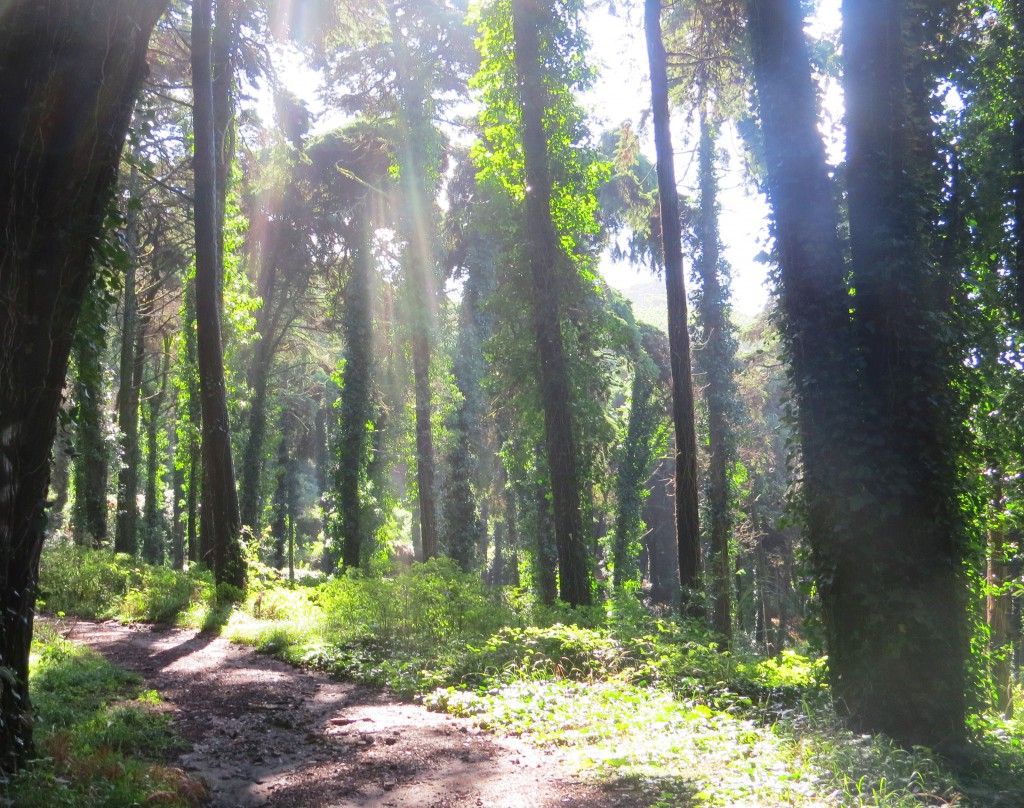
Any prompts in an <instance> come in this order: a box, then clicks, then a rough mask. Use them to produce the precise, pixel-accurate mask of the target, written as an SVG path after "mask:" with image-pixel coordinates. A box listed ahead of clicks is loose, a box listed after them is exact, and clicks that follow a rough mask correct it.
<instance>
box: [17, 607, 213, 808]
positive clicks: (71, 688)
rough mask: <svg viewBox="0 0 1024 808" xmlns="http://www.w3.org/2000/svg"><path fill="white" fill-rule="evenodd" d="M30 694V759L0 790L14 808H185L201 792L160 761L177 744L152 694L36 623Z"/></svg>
mask: <svg viewBox="0 0 1024 808" xmlns="http://www.w3.org/2000/svg"><path fill="white" fill-rule="evenodd" d="M30 681H31V698H32V704H33V707H34V719H35V722H36V724H35V728H34V736H35V743H36V757H35V759H34V760H32V761H31V763H30V765H29V767H28V768H27V769H26V770H25V771H23V772H21V773H20V774H18V775H17V776H16V777H14V778H13V779H12V780H11V781H10V782H9V783H7V784H6V785H5V786H4V788H3V790H2V791H0V804H5V805H9V806H18V808H56V807H57V806H66V807H67V808H95V807H96V806H104V808H122V807H123V808H129V807H130V806H138V805H164V806H175V807H180V808H188V807H190V806H198V805H200V804H202V802H203V800H204V799H205V796H206V795H205V789H204V787H203V786H202V785H201V784H200V783H198V782H197V781H195V780H193V779H192V778H190V777H189V776H188V775H187V774H185V772H183V771H181V770H180V769H177V768H174V767H172V766H169V765H167V760H168V758H169V756H170V755H171V754H172V753H175V752H176V751H178V750H179V749H180V742H179V740H178V739H177V738H176V736H175V734H174V732H173V730H172V727H171V726H170V720H169V718H168V716H167V714H166V713H165V712H164V711H163V710H162V709H161V704H160V699H159V696H158V695H157V694H156V693H155V692H154V691H145V690H143V689H142V681H141V679H140V678H139V677H138V676H136V675H134V674H130V673H127V672H125V671H123V670H121V669H119V668H117V667H116V666H114V665H112V664H111V663H109V662H107V661H106V660H105V659H104V658H103V657H102V656H100V655H99V654H96V653H95V652H93V651H91V650H89V649H87V648H84V647H82V646H79V645H75V644H72V643H70V642H68V641H67V640H65V639H63V638H62V637H61V635H60V634H59V633H58V632H57V631H56V630H54V629H53V628H51V627H48V626H37V628H36V638H35V641H34V644H33V655H32V674H31V680H30Z"/></svg>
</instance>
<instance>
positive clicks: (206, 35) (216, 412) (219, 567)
mask: <svg viewBox="0 0 1024 808" xmlns="http://www.w3.org/2000/svg"><path fill="white" fill-rule="evenodd" d="M211 5H212V4H211V0H195V2H194V3H193V9H192V87H193V95H194V107H193V115H194V127H193V128H194V130H195V157H194V165H195V223H196V331H197V333H196V338H197V341H198V344H197V358H198V362H199V394H200V403H201V408H202V420H203V443H202V454H203V499H202V503H201V508H202V518H201V530H203V531H204V532H206V533H207V534H208V535H207V537H206V538H202V539H201V544H202V545H204V546H205V547H208V548H209V550H210V554H211V557H210V559H209V562H210V566H211V567H212V568H213V573H214V576H215V578H216V580H217V582H218V583H229V584H232V585H233V586H237V587H242V586H243V585H244V583H245V567H244V565H243V564H242V559H241V548H240V547H239V530H240V528H241V519H240V516H239V511H238V493H237V491H236V490H235V472H234V465H233V462H232V458H231V431H230V424H229V420H228V404H227V386H226V383H225V378H224V346H223V343H222V340H221V328H220V298H221V289H222V284H221V277H222V274H221V270H220V257H221V256H220V249H219V242H220V233H221V231H222V230H223V220H222V219H221V218H220V216H219V214H218V209H219V205H218V202H217V182H216V177H217V168H216V153H215V148H216V143H215V137H214V104H213V98H214V96H213V78H212V77H213V66H212V57H211Z"/></svg>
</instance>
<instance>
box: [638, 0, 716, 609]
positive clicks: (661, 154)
mask: <svg viewBox="0 0 1024 808" xmlns="http://www.w3.org/2000/svg"><path fill="white" fill-rule="evenodd" d="M644 32H645V34H646V38H647V57H648V61H649V63H650V70H651V107H652V110H653V113H654V148H655V152H656V153H657V163H658V195H659V200H660V207H661V240H662V245H663V255H664V261H665V286H666V290H667V292H668V339H669V351H670V358H671V364H672V422H673V425H674V427H675V444H676V445H675V460H676V490H675V497H676V542H677V544H678V546H679V582H680V585H681V597H682V609H683V612H684V613H687V614H690V615H692V616H695V617H703V615H704V608H703V604H701V603H700V602H699V599H698V598H697V597H696V595H697V593H698V592H699V590H700V586H701V581H700V574H701V554H700V514H699V511H698V497H697V434H696V428H695V426H694V404H693V377H692V367H691V364H690V332H689V327H688V323H687V311H686V308H687V307H686V286H685V283H684V281H683V240H682V233H681V222H680V215H679V213H680V212H679V192H678V190H677V189H676V170H675V163H674V161H673V152H672V133H671V130H670V128H669V111H668V71H667V67H666V59H665V45H664V43H663V41H662V37H661V0H646V1H645V3H644Z"/></svg>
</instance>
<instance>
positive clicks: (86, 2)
mask: <svg viewBox="0 0 1024 808" xmlns="http://www.w3.org/2000/svg"><path fill="white" fill-rule="evenodd" d="M164 6H165V3H164V2H162V1H161V0H132V1H129V0H51V1H50V2H39V0H23V1H19V2H9V3H7V4H5V8H4V13H3V14H2V15H0V108H2V109H3V110H4V114H3V116H0V228H2V230H3V233H4V239H3V240H2V241H0V598H2V601H3V602H2V607H3V608H2V609H0V667H2V673H3V674H4V681H5V684H4V687H3V688H2V692H0V771H3V772H10V771H13V770H14V769H16V768H18V767H19V766H20V765H22V764H23V763H24V762H25V760H26V758H27V757H28V755H29V754H30V752H31V739H32V734H31V732H32V730H31V727H32V725H31V720H30V718H29V715H28V710H29V701H28V655H29V645H30V642H31V638H32V611H33V607H34V605H35V597H36V585H37V577H38V566H39V553H40V550H41V548H42V540H43V529H44V527H45V525H46V490H47V484H48V481H49V458H50V447H51V445H52V443H53V438H54V434H55V431H56V426H57V410H58V407H59V405H60V400H61V390H62V388H63V385H64V378H65V374H66V372H67V365H68V357H69V354H70V351H71V340H72V336H73V334H74V331H75V327H76V324H77V320H78V315H79V312H80V310H81V305H82V297H83V295H84V293H85V290H86V288H87V286H88V283H89V280H90V277H91V275H92V271H93V270H92V267H93V265H92V260H91V259H92V254H93V251H94V248H95V244H96V240H97V239H98V237H99V235H100V232H101V227H102V221H103V212H104V210H105V207H106V205H107V202H108V200H109V199H110V194H111V191H112V189H113V186H114V182H115V179H116V176H117V173H116V172H117V165H118V161H119V159H120V155H121V149H122V146H123V144H124V139H125V134H126V132H127V130H128V124H129V121H130V118H131V112H132V109H133V106H134V102H135V97H136V93H137V91H138V87H139V85H140V82H141V80H142V77H143V71H144V68H145V55H146V48H147V44H148V42H149V37H150V34H151V33H152V28H153V26H154V25H155V23H156V20H157V18H158V17H159V16H160V14H161V13H162V11H163V8H164Z"/></svg>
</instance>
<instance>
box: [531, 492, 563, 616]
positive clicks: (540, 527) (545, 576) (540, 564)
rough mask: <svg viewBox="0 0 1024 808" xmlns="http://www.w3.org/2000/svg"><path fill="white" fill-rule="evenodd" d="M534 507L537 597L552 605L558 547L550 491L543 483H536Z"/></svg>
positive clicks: (534, 564)
mask: <svg viewBox="0 0 1024 808" xmlns="http://www.w3.org/2000/svg"><path fill="white" fill-rule="evenodd" d="M533 501H534V508H535V509H536V513H537V518H536V520H535V523H534V529H535V530H536V531H537V533H536V535H537V538H536V542H535V546H534V551H533V575H534V579H535V580H534V586H535V587H536V590H537V597H538V598H539V599H540V602H541V603H544V604H547V605H548V606H550V605H552V604H553V603H554V602H555V598H556V597H557V596H558V578H557V576H556V575H555V573H556V569H555V567H556V564H557V562H558V547H557V540H556V538H555V535H554V534H555V524H554V519H553V518H552V514H551V503H550V502H549V501H548V492H547V489H546V488H545V487H544V486H543V485H540V484H538V485H536V487H535V488H534V491H533Z"/></svg>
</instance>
